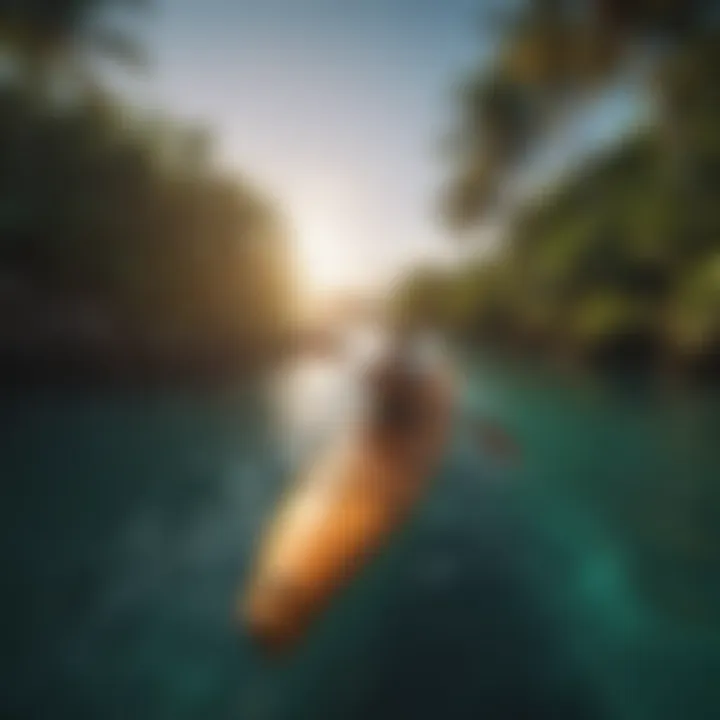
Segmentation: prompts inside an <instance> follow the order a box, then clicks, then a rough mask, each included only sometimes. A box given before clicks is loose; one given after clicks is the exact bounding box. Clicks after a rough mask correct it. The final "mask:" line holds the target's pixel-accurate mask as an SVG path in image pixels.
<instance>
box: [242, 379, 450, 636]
mask: <svg viewBox="0 0 720 720" xmlns="http://www.w3.org/2000/svg"><path fill="white" fill-rule="evenodd" d="M451 394H452V393H451V383H450V380H449V378H448V377H447V376H446V375H444V374H442V373H437V374H436V375H435V376H433V377H429V378H428V379H427V382H426V383H425V387H424V390H423V400H424V402H423V407H424V408H425V411H424V412H423V413H422V418H419V419H418V422H417V423H415V424H414V425H413V428H412V431H410V432H406V433H402V434H401V433H389V432H388V431H378V430H377V429H373V428H372V427H365V426H363V425H359V426H358V427H357V428H355V429H354V430H353V431H352V432H350V433H349V434H348V435H347V436H346V437H345V438H343V439H342V440H341V441H340V442H339V443H338V444H337V445H336V446H335V447H333V448H332V449H331V450H330V451H329V452H328V453H326V454H325V455H324V456H321V457H320V458H319V460H318V462H316V463H315V464H314V465H313V466H311V467H310V468H309V471H308V472H307V473H306V474H305V475H304V476H303V477H302V478H301V480H300V482H299V483H298V484H297V486H296V487H295V489H293V490H292V491H291V493H290V496H289V497H288V499H287V500H286V501H285V502H284V503H283V506H282V507H281V509H280V512H279V513H278V515H277V517H276V518H275V519H274V521H273V522H272V523H271V526H270V528H269V530H268V532H267V535H266V537H265V538H264V541H263V542H262V543H261V547H260V553H259V556H258V558H257V562H256V565H255V568H254V571H253V573H252V576H251V578H250V582H249V586H248V587H247V589H246V591H245V592H244V593H243V594H242V596H241V597H240V601H239V607H238V612H239V615H240V619H241V621H242V622H243V623H244V625H245V627H246V629H247V631H248V632H249V634H250V635H251V636H252V637H253V638H255V639H256V640H257V641H258V643H259V644H260V645H261V646H262V647H264V648H265V649H267V650H282V649H285V648H288V647H290V646H291V645H293V644H294V643H295V642H297V641H298V640H300V639H301V638H302V637H303V636H304V635H305V633H306V632H307V630H308V628H309V627H310V626H311V624H312V623H313V621H314V620H316V619H317V617H318V616H319V615H320V614H321V613H322V611H323V610H324V609H325V608H326V607H327V605H328V604H329V603H330V602H331V600H332V598H333V597H334V596H335V594H336V593H337V592H338V591H339V590H340V589H341V588H342V587H343V586H345V585H346V584H347V583H348V582H349V581H350V580H351V579H352V577H353V576H354V575H355V574H356V573H357V572H358V570H359V569H360V568H361V567H362V565H363V564H364V563H365V562H366V561H367V560H368V559H369V558H370V557H371V556H372V555H373V554H374V553H376V552H377V551H378V550H379V549H380V548H381V547H382V546H383V544H384V543H385V541H386V540H387V538H388V536H389V535H390V534H391V533H392V531H393V530H394V529H395V528H396V527H397V526H398V525H399V524H400V523H401V522H402V520H403V519H404V518H405V517H406V516H407V514H408V512H409V511H410V510H411V509H412V508H413V507H414V505H415V504H416V503H417V501H418V499H419V498H420V496H421V495H422V493H423V491H424V490H425V489H426V487H427V485H428V480H429V478H430V477H431V475H432V473H433V470H434V469H435V467H436V465H437V463H438V461H439V460H440V457H441V455H442V452H443V449H444V447H445V444H446V439H447V436H448V432H449V426H450V415H451Z"/></svg>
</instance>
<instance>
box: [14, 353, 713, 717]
mask: <svg viewBox="0 0 720 720" xmlns="http://www.w3.org/2000/svg"><path fill="white" fill-rule="evenodd" d="M467 375H468V382H467V385H466V387H464V388H463V406H464V410H463V413H464V416H465V417H464V419H461V420H459V421H458V424H457V432H456V433H455V437H454V440H453V444H452V447H451V448H450V450H449V452H448V456H447V458H446V459H445V462H444V466H443V469H442V471H441V472H440V473H439V475H438V478H437V482H436V483H435V485H434V487H433V489H432V491H431V493H430V495H429V497H428V498H427V499H426V500H425V502H424V503H423V504H422V506H421V507H419V508H418V510H417V513H416V514H415V516H414V517H413V518H412V520H411V521H410V522H409V523H408V524H407V526H406V527H404V528H403V529H402V531H401V532H399V533H398V535H397V536H396V537H395V538H394V540H393V542H392V543H391V544H390V545H389V547H388V548H387V549H386V552H385V553H384V554H383V556H382V557H380V558H379V559H378V560H377V561H376V562H375V563H373V564H372V565H371V566H370V567H368V568H367V569H366V570H365V572H363V573H362V574H361V575H360V576H359V577H358V578H357V579H356V581H355V583H354V584H353V585H352V587H350V588H349V589H348V591H347V592H346V593H344V594H343V595H342V596H341V597H339V598H338V601H337V602H336V603H335V605H334V606H333V608H332V609H331V611H330V612H329V614H328V616H327V617H325V618H324V619H323V621H322V622H321V623H320V625H319V626H318V627H317V628H316V631H315V632H314V633H313V635H312V636H311V637H310V638H309V640H308V642H307V643H306V644H305V645H304V646H303V647H301V648H300V649H299V650H298V652H297V653H295V654H294V655H292V656H291V657H289V658H287V659H286V660H284V661H283V662H281V663H276V664H269V663H268V662H267V661H264V660H263V659H262V658H261V657H258V655H257V653H256V651H255V650H254V648H253V647H252V646H251V645H250V644H249V643H248V642H247V641H246V639H245V638H244V637H243V636H242V634H241V633H238V632H236V631H235V629H234V628H233V627H232V623H231V619H230V618H231V609H232V604H233V600H234V597H235V593H236V590H237V587H238V585H239V584H240V583H241V582H242V579H243V577H244V575H245V573H246V571H247V567H248V563H249V561H250V559H251V557H252V553H253V550H254V548H255V545H256V543H257V540H258V537H259V534H260V531H261V528H262V526H263V523H264V522H265V521H266V520H267V518H268V516H269V514H270V513H271V512H272V510H273V508H274V506H275V503H276V501H277V498H278V496H279V495H280V493H281V492H282V489H283V486H284V485H285V484H286V483H287V482H288V480H289V479H291V478H292V475H293V472H294V470H295V469H296V468H297V467H298V465H299V464H300V463H301V462H302V461H303V459H304V458H305V457H307V456H308V455H310V454H311V453H312V452H313V450H314V448H315V447H316V446H317V445H318V444H320V443H321V442H322V441H323V438H326V437H327V436H328V435H329V434H331V432H332V430H333V428H335V427H337V423H338V422H340V421H341V419H342V417H344V415H346V414H347V412H348V406H349V405H351V404H352V397H351V396H350V395H349V394H348V393H347V392H344V390H343V387H344V385H343V384H344V382H345V380H344V379H343V378H342V376H341V374H337V373H336V374H335V375H333V374H332V373H328V372H326V371H318V372H304V371H303V372H290V373H289V374H288V375H287V376H286V377H285V378H284V380H283V382H282V383H280V382H276V383H274V384H273V386H272V388H273V391H272V392H271V393H268V391H267V388H264V387H262V386H257V387H254V388H244V389H242V388H241V389H238V390H235V391H228V392H225V393H222V394H216V395H212V396H210V395H208V396H204V397H198V396H193V395H190V394H188V395H179V394H178V395H175V396H168V395H163V396H159V395H154V396H144V397H143V396H137V395H135V396H133V395H128V396H125V397H121V396H118V395H103V396H100V395H95V396H92V395H80V394H77V393H75V394H72V393H60V392H55V393H50V392H45V393H40V392H38V393H35V394H32V395H25V396H22V397H20V396H15V397H12V398H6V399H5V400H4V402H3V404H2V408H1V409H0V418H1V419H2V420H1V422H2V428H3V431H2V440H0V449H1V452H0V473H1V475H2V480H3V485H4V489H5V492H4V501H3V503H2V506H1V507H0V532H1V535H2V542H1V545H0V550H1V553H2V555H1V558H2V567H3V570H4V578H3V591H2V595H3V600H2V608H3V612H2V616H1V619H0V637H1V638H2V647H3V653H2V656H3V659H2V663H3V667H2V672H1V673H0V715H2V717H4V718H11V719H14V718H23V719H26V718H33V719H34V718H53V720H63V719H64V718H68V719H69V718H72V719H73V720H81V719H83V718H102V719H103V720H105V719H110V720H111V719H113V718H137V719H139V720H142V719H144V718H153V719H158V720H164V719H168V720H169V719H171V718H172V719H173V720H179V719H182V718H204V719H209V718H212V719H213V720H221V719H223V718H239V719H244V718H248V719H249V720H252V719H257V720H263V719H268V720H279V719H285V718H287V719H292V720H294V719H296V718H297V719H298V720H301V719H305V718H308V719H313V720H324V719H325V718H333V719H334V718H342V719H343V720H353V719H355V718H358V719H359V718H370V717H372V718H379V719H380V720H382V719H383V718H409V719H412V720H415V719H418V720H423V719H424V718H449V719H451V720H454V719H456V718H457V719H460V718H489V719H491V720H493V719H503V720H504V719H505V718H508V719H516V718H540V719H541V720H542V719H545V718H553V719H556V718H558V719H560V720H563V719H565V718H573V719H574V718H593V719H594V718H609V719H611V720H615V719H618V720H624V719H626V718H627V719H632V720H642V719H645V718H647V719H648V720H650V719H652V720H665V719H668V720H675V719H676V718H683V719H687V720H696V719H698V720H699V719H701V718H717V717H719V716H720V682H718V678H720V396H718V394H717V393H716V392H714V391H713V392H711V391H707V390H706V391H703V392H701V391H699V390H694V391H690V390H682V391H681V390H674V391H670V390H667V389H666V390H664V391H662V392H660V391H659V390H652V389H649V388H643V387H639V386H638V385H637V384H636V383H632V382H627V383H625V384H624V385H614V386H612V387H611V386H609V385H607V384H601V383H598V382H597V381H596V382H591V381H590V380H587V379H581V380H574V381H571V380H569V379H567V378H563V377H560V376H556V375H552V374H549V373H541V372H540V371H537V370H535V371H533V372H529V371H527V370H526V369H522V368H514V367H509V366H507V365H502V364H492V363H489V362H487V361H484V362H479V361H475V362H473V363H470V364H469V365H468V373H467ZM473 414H475V415H482V416H483V417H491V418H494V419H496V420H498V421H499V422H501V423H502V424H503V425H504V426H505V427H506V428H508V429H509V430H511V431H512V432H513V433H514V435H515V436H516V438H517V440H518V442H519V443H520V445H521V446H522V448H523V455H522V461H521V462H520V463H516V464H512V463H511V464H508V463H504V462H503V461H502V459H500V458H494V457H491V456H489V455H487V454H486V453H484V452H482V451H481V450H479V449H478V447H477V443H476V442H474V439H473V432H472V429H471V428H472V425H471V423H470V422H468V417H469V416H472V415H473Z"/></svg>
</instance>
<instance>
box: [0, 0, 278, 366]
mask: <svg viewBox="0 0 720 720" xmlns="http://www.w3.org/2000/svg"><path fill="white" fill-rule="evenodd" d="M111 4H114V5H117V6H118V7H120V6H122V5H124V4H128V5H130V4H131V3H123V2H121V1H120V0H118V2H115V3H107V2H100V1H99V0H74V1H71V0H52V2H50V0H47V1H46V2H42V1H41V0H33V1H32V2H20V3H18V2H16V1H15V0H0V42H2V43H3V47H4V48H5V49H7V50H9V52H10V53H11V55H12V56H14V57H16V58H17V59H18V62H19V65H18V66H19V67H20V68H21V69H22V68H24V67H25V66H26V65H28V66H30V67H34V68H36V69H39V70H40V72H39V73H29V74H25V73H23V72H21V73H17V74H15V75H14V76H11V77H9V78H7V79H6V80H7V81H6V82H5V84H4V85H2V86H0V266H1V267H2V271H3V279H5V280H6V279H7V278H8V277H9V278H12V279H13V282H16V283H18V282H19V283H20V285H21V286H22V287H23V288H25V289H26V291H27V292H29V293H30V294H31V295H35V296H37V297H52V298H54V300H53V302H55V303H57V304H59V305H60V306H61V307H60V310H62V305H63V304H66V305H68V306H72V305H73V303H75V304H77V303H79V304H81V305H82V306H83V307H91V308H93V310H94V311H95V312H96V313H97V312H99V313H100V314H101V315H102V316H103V317H104V318H105V321H106V325H107V326H108V327H109V328H111V329H114V330H117V328H118V327H121V328H122V332H121V334H120V338H121V341H130V342H135V341H137V342H139V343H140V344H144V345H146V346H147V345H156V346H163V345H165V346H167V347H172V348H175V349H177V350H178V351H179V352H180V354H182V352H183V351H188V350H192V351H194V352H195V351H198V350H201V349H202V348H204V347H220V346H222V347H229V346H232V347H233V348H236V347H239V346H242V347H247V346H248V345H249V344H253V343H254V344H255V345H259V344H261V343H264V342H265V341H272V340H276V339H277V338H278V337H280V336H281V335H282V334H283V333H284V332H286V330H287V325H288V322H289V308H290V305H291V300H290V297H289V294H290V292H291V273H290V266H291V262H290V257H289V255H288V252H287V246H286V243H285V238H284V235H283V228H282V224H281V222H280V215H279V211H278V209H277V208H276V207H274V206H273V205H272V204H271V203H270V202H269V201H268V200H267V199H266V198H265V197H263V196H262V195H261V194H260V193H259V192H258V191H257V190H256V189H254V188H253V187H251V186H250V185H248V184H247V183H244V182H241V181H238V180H234V179H232V178H230V177H226V176H225V175H223V174H222V173H220V172H219V171H218V170H216V169H215V168H214V167H213V163H212V161H211V157H210V149H211V147H210V146H211V142H210V137H209V135H208V133H207V132H206V131H204V130H203V129H200V128H195V127H186V126H184V125H182V124H180V123H177V122H175V121H172V120H167V121H166V120H157V119H153V120H152V121H149V120H147V119H144V118H142V117H140V116H139V115H138V113H136V112H134V111H133V110H131V109H130V108H128V107H127V106H126V105H124V104H123V103H122V102H120V101H118V100H116V99H115V98H113V97H112V96H111V95H110V93H109V92H107V91H105V90H103V89H102V88H101V87H99V86H98V85H97V84H96V83H94V82H92V83H90V84H88V85H84V86H83V89H82V91H81V92H79V93H78V92H75V93H73V94H71V95H70V96H66V97H64V98H63V99H62V100H61V99H59V98H58V97H57V96H56V95H55V94H54V93H52V92H47V90H50V89H52V87H51V85H52V83H50V81H51V80H53V79H54V78H55V77H56V70H58V71H59V70H61V69H62V68H63V67H64V64H63V63H64V61H65V59H66V58H67V57H68V56H69V55H74V54H76V53H77V51H78V49H79V47H80V41H81V39H84V38H89V37H90V34H89V33H90V32H91V31H93V32H94V31H95V30H97V29H102V25H98V20H99V18H102V15H103V13H101V12H100V11H101V10H105V9H106V8H107V7H108V6H109V5H111ZM138 4H139V3H138ZM94 37H97V35H94ZM106 37H109V36H108V35H106ZM117 38H118V40H119V38H120V36H117ZM38 79H40V82H39V84H38V82H37V81H38Z"/></svg>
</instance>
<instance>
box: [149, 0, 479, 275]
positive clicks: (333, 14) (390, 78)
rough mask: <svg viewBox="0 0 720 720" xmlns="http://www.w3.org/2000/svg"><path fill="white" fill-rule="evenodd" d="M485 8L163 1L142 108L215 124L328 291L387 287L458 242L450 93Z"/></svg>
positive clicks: (391, 2)
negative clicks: (451, 217)
mask: <svg viewBox="0 0 720 720" xmlns="http://www.w3.org/2000/svg"><path fill="white" fill-rule="evenodd" d="M482 3H483V0H201V1H200V0H156V4H157V6H158V7H157V12H156V13H155V14H154V15H153V17H152V22H151V25H150V32H149V33H148V36H147V44H148V46H149V48H150V50H151V51H152V53H153V57H154V65H153V70H152V72H151V73H150V75H149V76H148V77H147V79H145V80H143V81H142V82H141V83H140V86H139V88H136V90H137V92H138V93H139V94H140V99H141V102H142V103H143V104H144V105H146V106H148V107H150V108H155V109H164V110H167V111H169V112H171V113H174V114H178V115H180V116H181V117H186V118H188V119H190V120H198V121H200V122H201V123H202V124H207V125H208V126H209V127H210V129H211V130H213V131H214V134H215V136H216V140H217V156H218V159H219V160H220V161H221V162H223V164H228V165H230V166H231V167H232V168H234V169H237V171H238V172H239V173H242V174H244V175H246V176H247V177H249V178H250V180H251V181H255V182H256V183H258V184H259V185H260V186H261V188H262V189H263V190H266V191H269V192H272V193H273V194H276V195H277V197H278V200H279V202H280V204H281V206H282V207H283V209H284V210H285V212H286V214H287V215H288V217H289V218H290V220H291V222H292V223H293V228H294V240H295V241H296V243H297V248H298V252H299V258H300V261H301V263H302V268H301V275H303V276H304V277H306V278H307V279H308V281H309V282H310V283H311V284H312V285H314V286H315V288H317V289H331V288H333V287H338V286H342V285H348V284H349V285H359V286H375V285H377V284H379V283H383V284H384V283H386V282H388V281H389V280H391V279H392V278H393V277H394V276H396V275H397V274H398V271H399V270H401V269H402V268H405V267H407V266H408V265H411V264H412V263H413V262H416V261H418V260H423V259H427V258H436V257H437V258H447V257H452V255H453V254H454V253H455V252H456V247H457V244H456V242H455V241H454V239H453V238H451V237H449V236H448V235H447V233H445V232H444V231H443V229H442V227H441V225H440V223H439V222H438V220H437V218H436V217H435V212H434V208H435V207H436V205H435V203H436V198H437V193H438V189H439V188H440V187H441V185H442V181H443V177H444V173H445V171H446V168H445V167H444V166H443V161H442V158H441V156H440V150H439V145H440V142H441V140H442V137H443V135H444V134H445V133H447V132H448V130H449V129H450V127H451V124H452V117H453V102H452V92H453V87H454V85H455V83H456V82H457V81H458V79H459V77H460V76H461V75H462V74H463V73H464V72H465V71H467V70H468V69H469V68H471V67H473V65H474V64H475V63H476V61H477V59H478V58H479V57H481V56H482V55H483V53H484V52H487V50H488V47H487V45H484V42H486V41H483V40H482V38H481V35H480V33H479V32H478V21H477V18H478V12H479V8H480V7H481V6H482Z"/></svg>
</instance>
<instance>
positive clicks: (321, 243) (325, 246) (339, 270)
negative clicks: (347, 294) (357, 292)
mask: <svg viewBox="0 0 720 720" xmlns="http://www.w3.org/2000/svg"><path fill="white" fill-rule="evenodd" d="M297 242H298V251H299V259H300V262H301V265H302V267H301V268H300V271H301V276H302V284H303V285H304V286H305V287H306V289H307V292H308V293H310V294H311V295H318V294H325V293H328V292H332V291H334V290H341V289H343V288H344V287H346V286H347V285H348V284H349V283H350V282H351V280H352V277H353V274H354V273H353V267H352V262H351V260H350V258H349V255H348V250H347V247H346V246H344V245H343V240H342V237H341V235H340V233H339V232H338V231H337V230H335V228H332V227H331V224H330V223H329V222H325V223H323V222H312V223H310V222H307V223H302V224H300V226H299V227H298V228H297Z"/></svg>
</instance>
